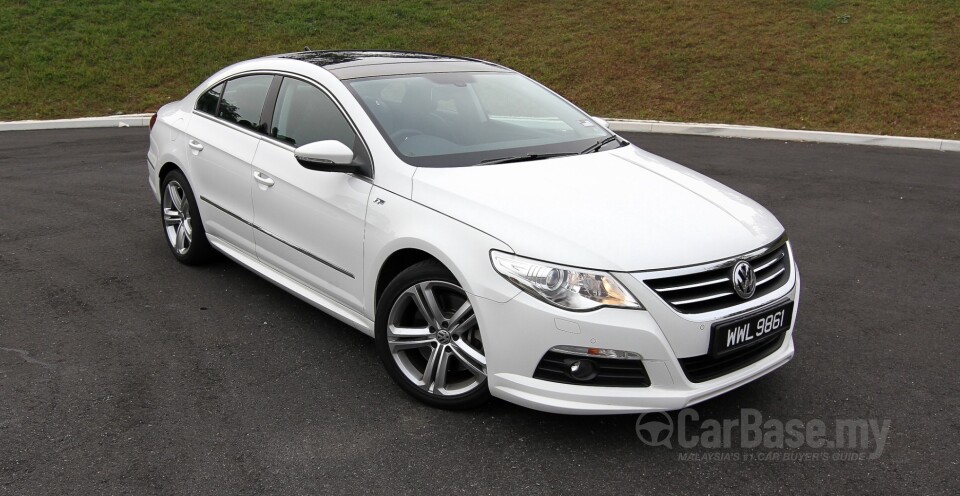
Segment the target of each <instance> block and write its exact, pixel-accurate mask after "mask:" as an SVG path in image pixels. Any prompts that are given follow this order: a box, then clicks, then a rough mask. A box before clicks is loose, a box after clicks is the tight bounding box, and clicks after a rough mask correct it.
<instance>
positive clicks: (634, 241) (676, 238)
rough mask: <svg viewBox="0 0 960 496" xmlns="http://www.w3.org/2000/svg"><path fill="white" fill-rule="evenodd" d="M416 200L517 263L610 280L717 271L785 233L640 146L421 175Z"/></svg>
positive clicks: (745, 203) (740, 201)
mask: <svg viewBox="0 0 960 496" xmlns="http://www.w3.org/2000/svg"><path fill="white" fill-rule="evenodd" d="M412 198H413V200H414V201H416V202H418V203H421V204H423V205H425V206H427V207H430V208H432V209H434V210H437V211H439V212H442V213H444V214H446V215H448V216H450V217H453V218H454V219H457V220H459V221H461V222H464V223H466V224H469V225H471V226H473V227H475V228H477V229H480V230H482V231H484V232H486V233H488V234H490V235H492V236H494V237H496V238H498V239H500V240H501V241H503V242H504V243H506V244H507V245H509V246H510V247H511V248H513V249H514V250H515V252H516V253H517V254H518V255H521V256H525V257H530V258H536V259H540V260H545V261H550V262H554V263H558V264H564V265H571V266H575V267H583V268H593V269H602V270H611V271H625V272H629V271H639V270H649V269H660V268H668V267H679V266H684V265H693V264H699V263H704V262H710V261H714V260H719V259H723V258H728V257H732V256H736V255H739V254H742V253H746V252H748V251H751V250H754V249H756V248H758V247H760V246H763V245H765V244H767V243H770V242H773V241H774V240H776V239H777V238H778V237H779V236H780V235H781V234H782V233H783V226H781V225H780V223H779V222H778V221H777V219H776V218H774V216H773V215H772V214H771V213H770V212H768V211H767V210H766V209H765V208H763V207H762V206H760V205H759V204H757V203H756V202H754V201H753V200H750V199H749V198H747V197H745V196H743V195H741V194H740V193H737V192H736V191H734V190H732V189H730V188H728V187H726V186H723V185H722V184H720V183H718V182H716V181H714V180H712V179H710V178H707V177H706V176H703V175H702V174H699V173H697V172H694V171H692V170H690V169H687V168H685V167H683V166H680V165H678V164H676V163H673V162H671V161H669V160H666V159H664V158H662V157H658V156H656V155H653V154H651V153H648V152H645V151H643V150H641V149H639V148H637V147H635V146H632V145H630V146H625V147H621V148H619V149H616V150H611V151H606V152H600V153H592V154H587V155H577V156H572V157H561V158H554V159H548V160H539V161H531V162H520V163H512V164H497V165H487V166H475V167H457V168H419V169H417V171H416V173H415V175H414V178H413V191H412Z"/></svg>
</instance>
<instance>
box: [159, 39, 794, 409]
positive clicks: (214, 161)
mask: <svg viewBox="0 0 960 496" xmlns="http://www.w3.org/2000/svg"><path fill="white" fill-rule="evenodd" d="M147 162H148V172H149V178H150V179H149V181H150V186H151V188H152V189H153V192H154V194H155V195H156V198H157V200H158V202H159V203H160V206H161V210H160V213H161V217H162V225H163V231H164V235H165V237H166V240H167V243H168V244H169V247H170V250H171V251H172V252H173V256H174V257H176V258H177V259H178V260H179V261H181V262H183V263H185V264H196V263H200V262H202V261H204V260H206V259H208V258H209V257H210V256H211V255H212V254H213V252H214V251H217V252H220V253H223V254H225V255H226V256H228V257H230V258H231V259H233V260H235V261H236V262H238V263H240V264H242V265H244V266H246V267H247V268H249V269H250V270H253V271H254V272H256V273H257V274H260V275H261V276H263V277H264V278H266V279H268V280H269V281H271V282H273V283H274V284H276V285H278V286H280V287H281V288H283V289H285V290H286V291H288V292H290V293H292V294H293V295H295V296H297V297H299V298H301V299H303V300H305V301H306V302H308V303H310V304H312V305H314V306H316V307H317V308H320V309H321V310H323V311H325V312H327V313H329V314H330V315H332V316H334V317H336V318H337V319H339V320H341V321H343V322H344V323H346V324H347V325H350V326H352V327H354V328H356V329H358V330H360V331H362V332H364V333H366V334H368V335H369V336H371V337H373V338H374V339H375V342H376V349H377V352H378V354H379V356H380V359H381V360H382V362H383V365H384V367H385V368H386V370H387V372H388V373H389V375H390V376H391V377H392V378H393V379H394V380H395V381H396V382H397V384H399V386H400V387H401V388H402V389H403V390H405V391H406V392H408V393H409V394H411V395H413V396H414V397H416V398H417V399H419V400H421V401H423V402H425V403H427V404H430V405H433V406H437V407H443V408H466V407H472V406H476V405H479V404H481V403H483V402H484V401H486V400H487V399H488V398H489V397H490V396H491V395H492V396H496V397H498V398H502V399H504V400H507V401H511V402H514V403H517V404H520V405H524V406H527V407H530V408H535V409H538V410H544V411H549V412H559V413H574V414H609V413H634V412H644V411H656V410H675V409H680V408H683V407H686V406H689V405H692V404H694V403H697V402H700V401H703V400H706V399H708V398H711V397H713V396H716V395H719V394H721V393H724V392H726V391H729V390H731V389H733V388H735V387H737V386H740V385H742V384H745V383H747V382H749V381H752V380H754V379H756V378H758V377H761V376H763V375H764V374H767V373H769V372H770V371H772V370H774V369H776V368H777V367H780V366H781V365H783V364H784V363H786V362H787V361H788V360H790V358H791V357H792V356H793V353H794V347H793V338H792V335H793V328H794V323H795V319H796V312H797V298H798V288H799V275H798V273H797V267H796V265H795V264H794V261H793V255H792V252H791V248H790V243H789V242H788V241H787V237H786V235H785V233H784V228H783V227H782V226H781V225H780V223H779V222H777V220H776V219H775V218H774V217H773V215H771V214H770V212H768V211H767V210H765V209H764V208H763V207H761V206H760V205H758V204H757V203H755V202H753V201H751V200H750V199H748V198H746V197H744V196H743V195H741V194H739V193H737V192H736V191H733V190H731V189H730V188H727V187H725V186H723V185H721V184H719V183H717V182H716V181H713V180H711V179H709V178H707V177H704V176H702V175H700V174H698V173H696V172H693V171H691V170H689V169H686V168H684V167H682V166H680V165H677V164H675V163H673V162H670V161H669V160H666V159H663V158H660V157H658V156H655V155H652V154H650V153H648V152H645V151H643V150H641V149H640V148H637V147H636V146H633V145H631V144H630V143H628V142H626V141H624V140H623V139H621V138H620V137H619V136H617V135H616V134H614V133H612V132H611V131H610V130H609V129H608V128H607V125H606V123H605V122H604V121H603V120H601V119H596V118H592V117H590V116H589V115H587V114H586V113H584V112H583V111H582V110H580V109H578V108H577V107H575V106H574V105H572V104H571V103H570V102H568V101H566V100H564V99H563V98H562V97H560V96H558V95H557V94H556V93H554V92H552V91H550V90H549V89H547V88H545V87H544V86H542V85H540V84H538V83H537V82H535V81H533V80H531V79H530V78H527V77H525V76H523V75H521V74H518V73H517V72H514V71H512V70H510V69H507V68H505V67H503V66H500V65H497V64H493V63H489V62H484V61H481V60H475V59H466V58H460V57H449V56H441V55H434V54H426V53H410V52H381V51H320V52H316V51H313V52H300V53H291V54H285V55H277V56H271V57H265V58H260V59H255V60H250V61H246V62H241V63H238V64H235V65H232V66H230V67H227V68H226V69H223V70H221V71H220V72H218V73H216V74H214V75H213V76H211V77H210V78H209V79H208V80H206V81H204V82H203V84H201V85H200V86H198V87H197V88H196V89H195V90H193V92H191V93H190V94H189V95H187V96H186V97H184V98H183V100H181V101H178V102H174V103H170V104H168V105H166V106H164V107H163V108H161V109H160V110H159V111H158V112H157V114H156V115H155V116H154V118H153V120H152V122H151V131H150V149H149V152H148V155H147Z"/></svg>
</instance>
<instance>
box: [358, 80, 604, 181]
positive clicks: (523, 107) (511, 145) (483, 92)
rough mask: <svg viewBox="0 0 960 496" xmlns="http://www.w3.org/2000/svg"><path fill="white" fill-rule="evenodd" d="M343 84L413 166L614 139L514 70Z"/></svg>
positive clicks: (569, 149) (568, 149)
mask: <svg viewBox="0 0 960 496" xmlns="http://www.w3.org/2000/svg"><path fill="white" fill-rule="evenodd" d="M345 82H346V83H347V86H348V87H349V88H350V90H351V91H352V92H353V94H354V96H356V97H357V99H358V100H359V101H360V102H361V103H362V105H363V106H364V107H365V109H366V111H367V113H368V114H369V115H370V117H371V118H372V119H373V121H374V122H375V123H376V125H377V127H378V128H379V129H380V132H381V133H382V134H383V136H384V137H385V138H386V140H387V142H388V143H389V144H390V146H391V147H392V148H393V151H394V152H396V153H397V155H399V156H400V157H401V158H402V159H403V160H404V161H406V162H407V163H409V164H411V165H415V166H418V167H462V166H469V165H478V164H482V163H484V162H497V161H504V160H505V159H507V160H506V161H510V160H509V158H521V157H525V158H527V159H530V158H531V157H529V156H530V155H535V156H536V157H533V158H534V159H537V158H546V157H544V156H555V155H556V154H576V153H580V152H582V151H584V150H585V149H587V148H589V147H591V146H593V145H595V144H597V143H598V142H599V141H601V140H603V139H605V138H608V137H610V136H612V135H611V133H610V132H609V131H607V130H606V129H604V128H602V127H601V126H599V125H597V124H596V123H595V122H594V121H593V120H592V119H591V118H590V117H589V116H587V115H586V114H584V113H583V112H581V111H580V110H578V109H577V108H576V107H574V106H572V105H570V104H569V103H567V102H566V101H564V100H563V99H562V98H559V97H557V96H556V95H554V94H553V93H551V92H550V91H548V90H547V89H545V88H544V87H542V86H540V85H539V84H537V83H535V82H533V81H531V80H530V79H528V78H526V77H524V76H521V75H520V74H517V73H461V72H458V73H437V74H416V75H404V76H390V77H372V78H363V79H355V80H350V81H345ZM604 146H605V147H607V146H608V147H609V148H614V147H617V146H620V144H619V142H616V141H613V142H612V143H610V144H609V145H604Z"/></svg>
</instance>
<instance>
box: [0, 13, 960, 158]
mask: <svg viewBox="0 0 960 496" xmlns="http://www.w3.org/2000/svg"><path fill="white" fill-rule="evenodd" d="M305 45H309V46H310V47H311V48H313V49H334V48H395V49H411V50H425V51H433V52H442V53H450V54H456V55H465V56H471V57H479V58H483V59H488V60H493V61H496V62H499V63H502V64H505V65H507V66H510V67H512V68H515V69H517V70H519V71H521V72H524V73H526V74H528V75H530V76H532V77H534V78H535V79H538V80H540V81H542V82H544V83H545V84H547V85H548V86H550V87H552V88H554V89H556V90H558V91H559V92H560V93H561V94H563V95H564V96H566V97H567V98H569V99H570V100H572V101H574V102H575V103H577V104H579V105H580V106H581V107H583V108H584V109H586V110H588V111H589V112H591V113H593V114H595V115H603V116H609V117H625V118H640V119H660V120H671V121H696V122H726V123H736V124H753V125H764V126H776V127H787V128H795V129H817V130H835V131H850V132H865V133H878V134H895V135H908V136H929V137H939V138H951V139H960V0H915V1H896V0H888V1H885V0H859V1H853V0H851V1H847V0H807V1H803V0H799V1H782V0H781V1H766V0H765V1H745V0H744V1H711V0H702V1H694V0H678V1H671V2H667V1H634V2H629V1H607V2H600V1H597V2H568V1H562V2H561V1H556V2H538V1H525V2H516V1H491V2H478V1H450V0H433V1H409V0H401V1H395V2H367V1H345V2H336V1H330V2H317V1H294V0H291V1H269V0H258V1H235V2H229V1H227V2H211V1H199V0H183V1H172V0H156V1H134V0H127V1H122V0H114V1H83V0H75V1H53V0H47V1H26V0H0V82H2V88H3V91H2V92H0V120H14V119H41V118H55V117H78V116H89V115H106V114H113V113H133V112H146V111H152V110H154V109H156V108H157V107H158V106H159V105H162V104H163V103H165V102H167V101H170V100H175V99H178V98H180V97H181V96H183V95H184V94H185V93H186V92H187V91H189V90H190V89H191V88H193V87H194V86H195V85H196V84H197V83H199V82H200V81H202V80H203V79H204V78H205V77H206V76H208V75H209V74H211V73H212V72H214V71H215V70H217V69H219V68H221V67H223V66H225V65H227V64H229V63H231V62H235V61H239V60H242V59H246V58H251V57H256V56H260V55H265V54H271V53H279V52H290V51H298V50H300V49H302V48H303V47H304V46H305Z"/></svg>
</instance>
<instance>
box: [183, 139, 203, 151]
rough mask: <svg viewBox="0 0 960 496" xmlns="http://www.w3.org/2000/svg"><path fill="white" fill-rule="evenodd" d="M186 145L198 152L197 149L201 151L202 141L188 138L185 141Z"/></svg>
mask: <svg viewBox="0 0 960 496" xmlns="http://www.w3.org/2000/svg"><path fill="white" fill-rule="evenodd" d="M187 146H189V147H190V148H193V149H194V150H196V151H198V152H199V151H203V143H200V142H199V141H197V140H190V141H188V142H187Z"/></svg>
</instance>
